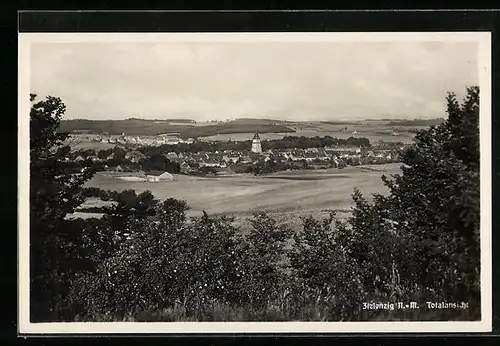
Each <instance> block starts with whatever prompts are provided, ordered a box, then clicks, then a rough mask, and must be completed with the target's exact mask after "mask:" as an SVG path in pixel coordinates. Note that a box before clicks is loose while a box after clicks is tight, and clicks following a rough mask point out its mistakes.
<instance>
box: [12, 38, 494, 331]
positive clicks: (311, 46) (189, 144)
mask: <svg viewBox="0 0 500 346" xmlns="http://www.w3.org/2000/svg"><path fill="white" fill-rule="evenodd" d="M19 44H20V58H19V59H20V60H19V78H20V79H19V81H20V82H19V83H20V84H19V114H18V119H19V148H20V149H19V161H18V167H19V181H20V183H19V203H20V204H19V206H20V212H19V213H20V214H19V254H20V257H19V261H20V265H19V290H20V296H19V308H20V327H21V331H25V332H26V333H29V332H38V333H40V332H43V333H51V332H54V333H74V332H88V333H100V332H102V333H103V332H106V333H115V332H116V333H131V332H134V333H141V332H161V333H202V332H203V333H210V332H215V331H217V332H222V333H232V332H234V333H237V332H245V333H252V332H260V333H262V332H276V333H278V332H288V333H300V332H321V333H325V332H326V333H328V332H332V333H335V332H352V331H356V332H410V331H422V332H440V331H447V332H454V331H457V332H458V331H460V332H467V331H471V332H473V331H488V330H491V193H490V189H491V187H490V185H491V173H490V170H491V153H490V150H491V142H490V141H491V133H490V123H491V105H490V103H491V82H490V74H491V70H490V65H491V53H490V49H491V48H490V45H491V43H490V35H489V33H484V32H483V33H481V32H476V33H472V32H453V33H451V32H450V33H446V32H443V33H406V34H405V33H282V34H277V33H274V34H271V33H259V34H250V33H232V34H229V33H226V34H223V33H220V34H218V33H210V34H208V33H205V34H195V33H190V34H175V33H170V34H158V33H157V34H149V33H141V34H133V33H130V34H125V33H123V34H110V33H108V34H105V33H102V34H99V33H94V34H76V33H71V34H70V33H59V34H19ZM480 173H481V174H480ZM444 322H446V323H444Z"/></svg>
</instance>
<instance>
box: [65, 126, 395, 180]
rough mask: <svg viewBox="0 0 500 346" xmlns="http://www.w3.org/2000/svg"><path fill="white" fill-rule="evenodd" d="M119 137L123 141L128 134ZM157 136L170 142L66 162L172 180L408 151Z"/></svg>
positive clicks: (373, 160) (369, 160) (387, 158)
mask: <svg viewBox="0 0 500 346" xmlns="http://www.w3.org/2000/svg"><path fill="white" fill-rule="evenodd" d="M120 138H121V139H122V140H123V139H124V138H129V137H127V136H121V137H120ZM159 140H161V141H163V140H165V141H166V142H165V143H163V142H161V143H163V144H162V145H160V146H152V147H151V146H150V147H137V146H136V147H134V148H133V149H131V148H127V147H120V146H115V147H114V148H112V149H107V150H97V149H87V150H79V151H76V152H74V153H72V155H68V157H67V158H66V160H68V161H70V160H71V161H74V162H77V163H79V162H80V163H82V162H84V161H91V162H92V166H93V167H94V168H96V169H97V170H98V171H114V172H124V173H127V172H129V173H130V172H145V173H144V175H145V176H144V178H141V179H146V180H149V181H159V180H172V175H171V174H173V173H174V174H189V175H202V176H223V175H232V174H241V173H252V174H255V175H259V174H266V173H271V172H276V171H285V170H299V169H302V170H304V169H307V170H314V169H328V168H339V169H341V168H344V167H347V166H359V165H367V164H385V163H394V162H398V160H399V152H400V151H401V150H402V149H404V144H401V143H396V144H395V143H384V142H380V143H377V144H374V145H370V146H368V147H367V146H357V145H335V146H324V147H319V148H318V147H311V148H272V149H265V150H263V148H262V147H263V145H262V142H264V143H265V142H266V141H261V139H260V136H259V134H258V133H255V135H254V137H253V139H252V142H251V146H248V148H247V149H242V150H234V149H231V150H214V151H196V152H189V151H184V152H183V151H180V150H179V148H178V145H179V144H180V143H182V142H181V141H182V140H181V139H180V138H178V137H169V138H167V139H165V137H163V136H160V139H159ZM169 140H170V142H169ZM174 140H175V142H174ZM147 143H151V142H147ZM187 144H191V143H187ZM151 148H153V149H151ZM163 149H165V150H163ZM169 149H170V150H169ZM175 149H177V150H175ZM130 179H135V178H134V177H132V178H130Z"/></svg>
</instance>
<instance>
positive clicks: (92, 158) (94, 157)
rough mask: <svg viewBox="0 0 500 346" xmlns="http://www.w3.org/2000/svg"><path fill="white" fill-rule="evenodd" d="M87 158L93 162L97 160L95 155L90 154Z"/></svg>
mask: <svg viewBox="0 0 500 346" xmlns="http://www.w3.org/2000/svg"><path fill="white" fill-rule="evenodd" d="M87 159H90V160H92V161H93V162H96V161H99V157H98V156H97V155H90V156H88V157H87Z"/></svg>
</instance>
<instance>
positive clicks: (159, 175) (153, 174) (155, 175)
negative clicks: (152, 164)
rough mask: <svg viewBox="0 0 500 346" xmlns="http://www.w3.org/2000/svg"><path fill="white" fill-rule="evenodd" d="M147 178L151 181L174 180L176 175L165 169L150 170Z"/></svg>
mask: <svg viewBox="0 0 500 346" xmlns="http://www.w3.org/2000/svg"><path fill="white" fill-rule="evenodd" d="M146 180H147V181H149V182H154V183H156V182H160V181H174V176H173V175H172V174H170V173H168V172H165V171H150V172H147V173H146Z"/></svg>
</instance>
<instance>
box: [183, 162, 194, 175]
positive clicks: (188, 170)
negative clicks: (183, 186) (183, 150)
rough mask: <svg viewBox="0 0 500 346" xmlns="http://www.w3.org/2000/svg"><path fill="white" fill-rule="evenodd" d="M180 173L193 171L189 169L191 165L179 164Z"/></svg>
mask: <svg viewBox="0 0 500 346" xmlns="http://www.w3.org/2000/svg"><path fill="white" fill-rule="evenodd" d="M180 166H181V173H189V172H191V171H192V170H193V168H192V167H191V165H190V164H189V163H187V162H183V163H181V165H180Z"/></svg>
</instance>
